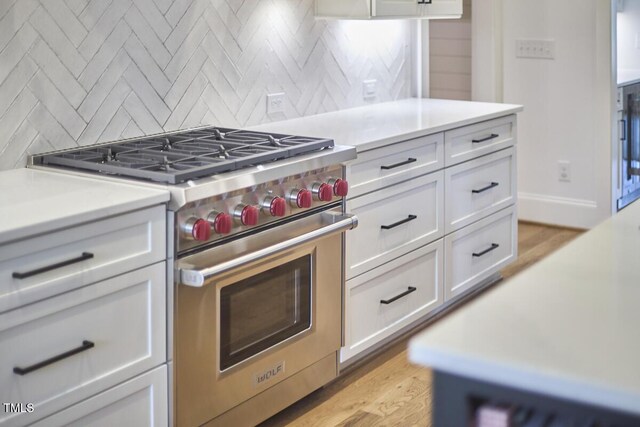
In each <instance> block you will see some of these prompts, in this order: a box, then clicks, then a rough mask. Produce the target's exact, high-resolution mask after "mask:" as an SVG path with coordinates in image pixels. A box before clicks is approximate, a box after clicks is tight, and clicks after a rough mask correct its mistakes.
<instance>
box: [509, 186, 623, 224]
mask: <svg viewBox="0 0 640 427" xmlns="http://www.w3.org/2000/svg"><path fill="white" fill-rule="evenodd" d="M609 215H610V210H609V209H602V208H599V207H598V204H597V203H596V202H595V201H593V200H580V199H570V198H565V197H555V196H548V195H546V194H532V193H518V219H520V220H525V221H533V222H541V223H544V224H553V225H561V226H564V227H575V228H587V229H588V228H592V227H593V226H595V225H597V224H599V223H600V222H602V221H604V220H605V219H607V218H608V217H609Z"/></svg>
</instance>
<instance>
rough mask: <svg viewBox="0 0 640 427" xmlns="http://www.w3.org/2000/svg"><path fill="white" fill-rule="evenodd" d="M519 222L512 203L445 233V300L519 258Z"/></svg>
mask: <svg viewBox="0 0 640 427" xmlns="http://www.w3.org/2000/svg"><path fill="white" fill-rule="evenodd" d="M517 226H518V225H517V218H516V210H515V207H509V208H507V209H504V210H502V211H500V212H498V213H495V214H493V215H491V216H490V217H488V218H485V219H482V220H480V221H478V222H476V223H475V224H472V225H470V226H468V227H465V228H463V229H462V230H459V231H456V232H455V233H452V234H450V235H448V236H446V237H445V239H444V244H445V276H444V277H445V300H447V301H448V300H449V299H451V298H453V297H455V296H457V295H459V294H461V293H463V292H464V291H466V290H468V289H470V288H472V287H473V286H474V285H476V284H477V283H479V282H480V281H482V280H483V279H486V278H487V277H489V276H491V275H492V274H493V273H495V272H497V271H498V270H500V269H501V268H502V267H504V266H506V265H507V264H509V263H510V262H512V261H514V260H515V259H516V256H517V250H518V249H517V242H516V239H517Z"/></svg>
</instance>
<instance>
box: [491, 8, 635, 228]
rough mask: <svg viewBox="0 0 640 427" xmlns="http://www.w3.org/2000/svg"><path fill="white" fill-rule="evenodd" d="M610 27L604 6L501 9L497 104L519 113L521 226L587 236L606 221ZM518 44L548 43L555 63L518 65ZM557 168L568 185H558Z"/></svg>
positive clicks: (608, 209)
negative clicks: (565, 167)
mask: <svg viewBox="0 0 640 427" xmlns="http://www.w3.org/2000/svg"><path fill="white" fill-rule="evenodd" d="M638 3H640V2H638ZM611 19H612V12H611V3H610V1H609V0H562V1H557V0H538V1H530V0H506V1H504V2H503V22H504V24H503V30H504V34H503V52H504V56H503V62H504V69H503V74H504V86H503V89H504V98H503V99H504V102H507V103H516V104H523V105H524V112H523V113H521V114H520V115H519V122H518V126H519V128H518V141H519V147H518V196H519V202H520V205H519V217H520V219H525V220H531V221H537V222H544V223H552V224H559V225H565V226H572V227H585V228H587V227H592V226H593V225H595V224H597V223H598V222H600V221H602V220H604V219H605V218H607V217H608V216H609V215H610V213H611V189H610V182H611V165H610V159H611V140H612V135H611V129H612V111H613V105H614V100H613V92H614V91H613V87H612V85H613V80H612V59H611V58H612V52H611V31H612V26H611ZM517 39H553V40H555V43H556V57H555V59H554V60H540V59H523V58H516V56H515V46H516V40H517ZM560 160H563V161H569V162H570V163H571V174H572V180H571V182H568V183H567V182H560V181H559V180H558V161H560Z"/></svg>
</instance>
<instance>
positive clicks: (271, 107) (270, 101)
mask: <svg viewBox="0 0 640 427" xmlns="http://www.w3.org/2000/svg"><path fill="white" fill-rule="evenodd" d="M277 113H284V92H279V93H270V94H268V95H267V114H277Z"/></svg>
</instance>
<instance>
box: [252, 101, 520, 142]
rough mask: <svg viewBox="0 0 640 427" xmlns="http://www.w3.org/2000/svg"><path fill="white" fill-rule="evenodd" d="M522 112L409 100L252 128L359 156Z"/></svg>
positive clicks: (475, 104) (500, 106)
mask: <svg viewBox="0 0 640 427" xmlns="http://www.w3.org/2000/svg"><path fill="white" fill-rule="evenodd" d="M519 111H522V106H520V105H511V104H493V103H485V102H470V101H452V100H444V99H424V98H409V99H403V100H400V101H392V102H384V103H379V104H372V105H368V106H364V107H357V108H350V109H347V110H340V111H334V112H330V113H323V114H317V115H314V116H307V117H301V118H299V119H292V120H285V121H280V122H272V123H268V124H265V125H260V126H255V127H253V129H254V130H258V131H264V132H277V133H288V134H292V135H303V136H312V137H322V138H332V139H333V140H334V142H335V143H336V145H352V146H355V147H356V150H357V151H358V152H362V151H367V150H371V149H374V148H378V147H381V146H385V145H388V144H392V143H394V142H400V141H403V140H407V139H412V138H418V137H421V136H424V135H429V134H432V133H436V132H442V131H445V130H449V129H453V128H456V127H460V126H464V125H467V124H470V123H476V122H480V121H484V120H489V119H493V118H496V117H501V116H505V115H508V114H512V113H517V112H519Z"/></svg>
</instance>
